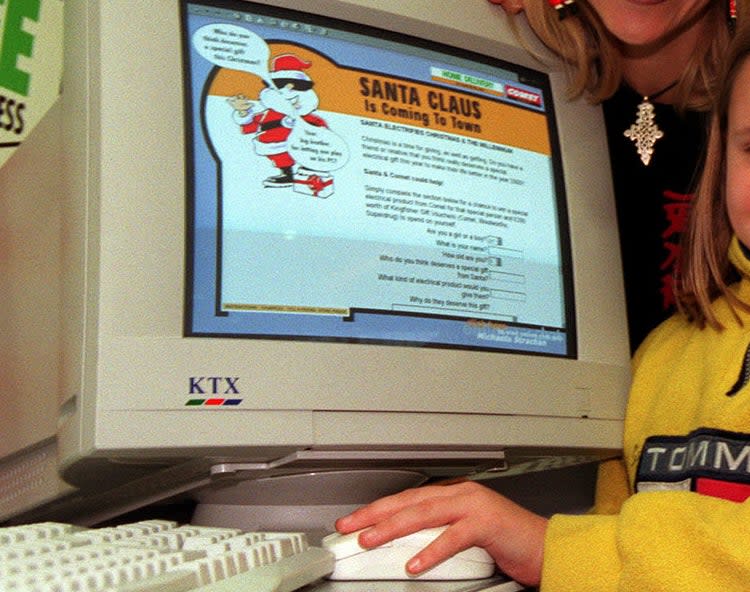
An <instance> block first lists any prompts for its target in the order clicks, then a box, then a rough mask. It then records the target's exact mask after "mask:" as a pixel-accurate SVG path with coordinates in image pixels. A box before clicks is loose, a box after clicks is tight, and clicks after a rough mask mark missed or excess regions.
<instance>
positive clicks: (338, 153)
mask: <svg viewBox="0 0 750 592" xmlns="http://www.w3.org/2000/svg"><path fill="white" fill-rule="evenodd" d="M289 153H290V154H291V155H292V156H293V157H294V160H296V161H297V163H298V164H300V165H301V166H303V167H305V168H308V169H310V170H313V171H321V172H329V171H335V170H336V169H340V168H341V167H342V166H344V165H345V164H346V162H347V160H349V146H348V145H347V143H346V142H345V141H344V138H342V137H341V136H339V135H338V134H337V133H335V132H333V131H331V130H330V129H328V128H327V127H323V126H318V125H310V124H309V123H307V122H306V121H305V120H304V119H302V118H301V117H300V118H299V119H297V121H296V123H295V124H294V128H293V129H292V133H291V134H289Z"/></svg>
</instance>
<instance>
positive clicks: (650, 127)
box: [624, 80, 678, 166]
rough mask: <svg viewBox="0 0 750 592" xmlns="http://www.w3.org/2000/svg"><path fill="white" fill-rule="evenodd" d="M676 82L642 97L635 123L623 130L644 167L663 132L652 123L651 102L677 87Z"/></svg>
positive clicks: (652, 107)
mask: <svg viewBox="0 0 750 592" xmlns="http://www.w3.org/2000/svg"><path fill="white" fill-rule="evenodd" d="M677 82H678V81H677V80H675V81H674V82H672V83H670V84H669V85H667V86H665V87H664V88H663V89H661V90H660V91H658V92H655V93H653V94H651V95H643V100H642V101H641V103H640V105H638V111H637V113H636V119H635V123H633V125H631V126H630V127H629V128H628V129H626V130H625V134H624V135H625V137H626V138H630V139H631V140H632V141H633V142H634V143H635V147H636V150H637V151H638V155H639V156H640V157H641V162H642V163H643V164H644V165H646V166H648V163H650V162H651V157H652V156H653V154H654V144H656V141H657V140H659V139H661V138H663V137H664V132H663V131H661V130H660V129H659V126H658V125H656V122H655V121H654V104H653V103H652V102H651V101H652V100H653V99H657V98H658V97H660V96H661V95H663V94H664V93H665V92H667V91H670V90H672V89H673V88H674V87H675V86H677Z"/></svg>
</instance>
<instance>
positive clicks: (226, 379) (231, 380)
mask: <svg viewBox="0 0 750 592" xmlns="http://www.w3.org/2000/svg"><path fill="white" fill-rule="evenodd" d="M239 381H240V377H239V376H191V377H190V388H189V390H188V393H189V394H191V395H206V394H210V395H239V394H240V389H239V386H237V383H238V382H239Z"/></svg>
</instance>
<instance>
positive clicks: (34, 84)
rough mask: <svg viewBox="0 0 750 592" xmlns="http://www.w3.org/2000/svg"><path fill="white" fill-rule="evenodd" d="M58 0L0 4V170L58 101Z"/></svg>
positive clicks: (60, 31)
mask: <svg viewBox="0 0 750 592" xmlns="http://www.w3.org/2000/svg"><path fill="white" fill-rule="evenodd" d="M62 43H63V2H62V0H0V166H2V165H3V164H4V163H5V161H6V160H8V158H10V156H11V155H12V154H13V152H14V151H15V150H16V148H17V147H18V146H20V145H21V143H22V142H23V140H24V138H26V136H27V135H28V134H29V132H30V131H31V130H32V129H34V127H35V126H36V124H37V123H38V122H39V120H40V119H42V117H43V116H44V114H45V113H47V111H48V110H49V108H50V107H51V106H52V104H53V103H54V102H55V100H57V97H58V95H59V93H60V79H61V76H62V49H63V48H62Z"/></svg>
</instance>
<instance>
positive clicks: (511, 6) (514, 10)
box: [488, 0, 524, 14]
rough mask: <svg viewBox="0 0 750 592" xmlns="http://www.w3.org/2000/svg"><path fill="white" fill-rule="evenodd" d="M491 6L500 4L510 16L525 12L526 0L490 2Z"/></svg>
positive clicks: (495, 0)
mask: <svg viewBox="0 0 750 592" xmlns="http://www.w3.org/2000/svg"><path fill="white" fill-rule="evenodd" d="M488 2H489V3H490V4H499V5H500V6H502V7H503V10H505V12H507V13H508V14H518V13H519V12H522V11H523V3H524V0H488Z"/></svg>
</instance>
